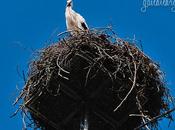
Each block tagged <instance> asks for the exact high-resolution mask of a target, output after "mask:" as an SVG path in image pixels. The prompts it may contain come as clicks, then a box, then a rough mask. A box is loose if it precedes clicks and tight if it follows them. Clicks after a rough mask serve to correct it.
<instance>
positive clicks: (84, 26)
mask: <svg viewBox="0 0 175 130" xmlns="http://www.w3.org/2000/svg"><path fill="white" fill-rule="evenodd" d="M81 26H82V27H83V29H84V30H87V29H88V27H87V26H86V24H85V23H84V22H82V23H81Z"/></svg>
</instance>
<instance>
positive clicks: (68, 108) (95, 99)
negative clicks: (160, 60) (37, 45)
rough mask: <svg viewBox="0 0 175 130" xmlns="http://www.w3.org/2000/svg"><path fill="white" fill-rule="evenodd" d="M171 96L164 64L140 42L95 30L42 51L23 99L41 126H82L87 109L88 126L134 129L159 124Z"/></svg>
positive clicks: (56, 129) (72, 129)
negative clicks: (164, 76) (162, 69)
mask: <svg viewBox="0 0 175 130" xmlns="http://www.w3.org/2000/svg"><path fill="white" fill-rule="evenodd" d="M168 96H169V95H168V93H167V88H166V87H165V84H164V82H163V79H162V73H161V71H160V70H159V66H158V65H157V64H156V63H154V61H152V60H151V59H150V58H149V57H147V56H146V55H145V54H144V53H143V52H142V51H141V50H140V49H139V48H138V47H137V46H136V45H134V44H131V43H128V42H126V41H123V40H121V39H118V38H116V37H115V35H114V34H108V33H106V32H105V33H103V32H100V33H99V32H96V31H91V32H89V33H79V34H78V35H76V36H62V38H61V40H59V41H58V42H57V43H56V44H53V45H50V46H49V47H46V48H44V49H42V50H41V51H39V54H38V56H37V58H36V59H34V60H33V61H32V63H31V64H30V69H29V75H28V80H27V82H26V84H25V87H24V89H23V91H22V93H21V96H20V98H23V99H24V105H23V106H24V108H26V109H25V110H27V112H29V114H30V115H31V118H32V120H33V121H34V125H35V127H37V128H41V129H42V130H80V127H81V121H82V120H83V118H84V116H83V115H85V114H84V113H86V115H87V117H88V122H89V130H133V129H134V128H137V127H138V129H148V127H150V128H151V129H153V128H157V126H158V125H157V124H158V120H157V119H156V118H155V117H159V116H160V115H161V114H163V113H164V112H166V111H168V110H169V105H168ZM166 117H169V118H170V114H167V115H166ZM148 122H150V123H148ZM145 123H147V124H145ZM144 124H145V125H144ZM141 125H142V126H141ZM139 126H141V127H139Z"/></svg>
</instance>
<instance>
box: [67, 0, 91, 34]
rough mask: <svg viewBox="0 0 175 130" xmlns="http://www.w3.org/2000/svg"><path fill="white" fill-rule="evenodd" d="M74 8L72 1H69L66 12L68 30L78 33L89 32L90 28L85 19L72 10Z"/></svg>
mask: <svg viewBox="0 0 175 130" xmlns="http://www.w3.org/2000/svg"><path fill="white" fill-rule="evenodd" d="M72 7H73V2H72V0H67V5H66V12H65V16H66V26H67V30H68V31H76V32H79V31H88V26H87V24H86V21H85V19H84V18H83V17H82V16H81V15H80V14H78V13H76V12H75V11H74V10H73V9H72ZM71 34H72V33H71ZM73 34H74V33H73Z"/></svg>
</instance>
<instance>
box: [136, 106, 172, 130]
mask: <svg viewBox="0 0 175 130" xmlns="http://www.w3.org/2000/svg"><path fill="white" fill-rule="evenodd" d="M173 111H175V108H173V109H171V110H169V111H166V112H165V113H163V114H161V115H158V116H156V117H154V118H152V119H151V120H150V121H148V122H146V123H145V124H142V125H140V126H138V127H137V128H135V129H134V130H139V129H140V128H142V127H144V126H145V125H148V124H150V123H152V122H154V121H156V120H157V119H159V118H161V117H163V116H166V115H168V114H170V113H172V112H173Z"/></svg>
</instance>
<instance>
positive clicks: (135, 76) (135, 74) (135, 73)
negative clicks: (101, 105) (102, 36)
mask: <svg viewBox="0 0 175 130" xmlns="http://www.w3.org/2000/svg"><path fill="white" fill-rule="evenodd" d="M128 49H129V47H128ZM130 55H131V56H132V59H133V60H134V56H133V55H132V53H130ZM133 63H134V80H133V84H132V87H131V89H130V90H129V92H128V93H127V95H126V96H125V98H124V99H123V100H122V101H121V103H120V104H119V105H118V106H117V107H116V108H115V109H114V112H116V111H117V110H118V109H119V108H120V107H121V106H122V104H123V103H124V102H125V101H126V99H127V98H128V96H129V95H130V94H131V92H132V90H133V89H134V87H135V85H136V79H137V65H136V62H135V61H133Z"/></svg>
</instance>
